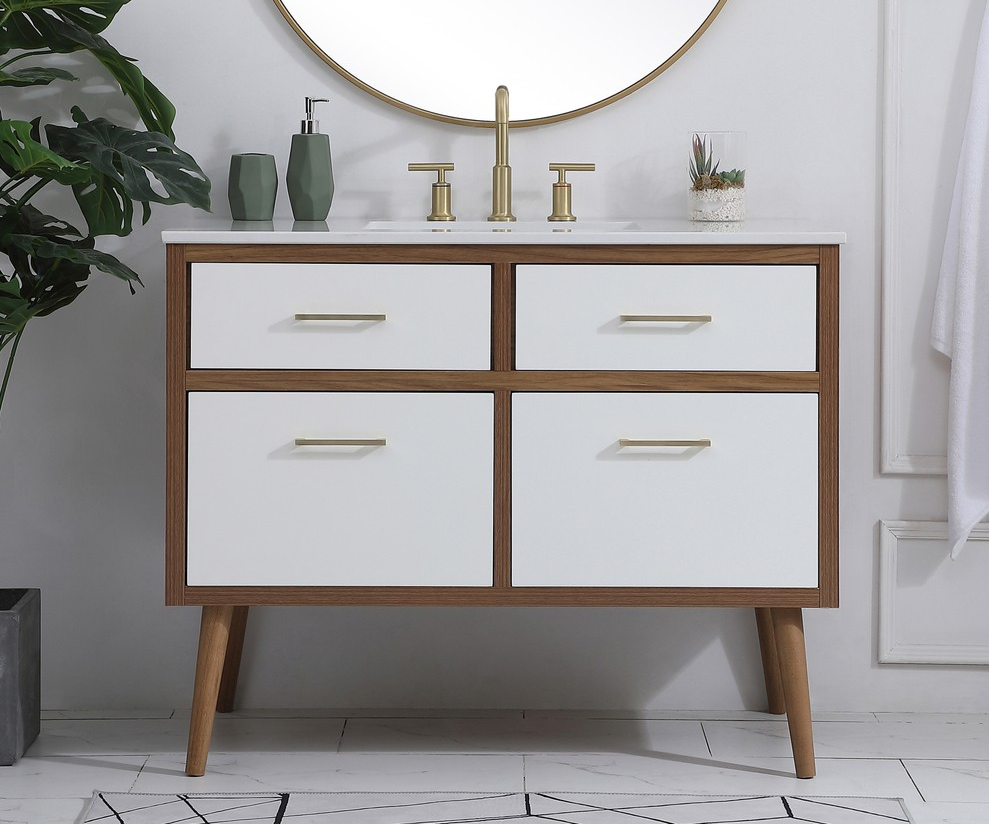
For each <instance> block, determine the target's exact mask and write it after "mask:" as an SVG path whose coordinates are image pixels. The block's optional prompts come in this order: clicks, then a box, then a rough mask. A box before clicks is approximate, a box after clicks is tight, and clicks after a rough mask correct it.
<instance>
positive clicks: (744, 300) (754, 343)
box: [515, 264, 817, 372]
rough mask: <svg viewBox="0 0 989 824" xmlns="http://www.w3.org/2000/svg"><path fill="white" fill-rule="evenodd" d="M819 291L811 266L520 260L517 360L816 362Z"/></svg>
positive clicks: (747, 366)
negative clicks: (524, 262)
mask: <svg viewBox="0 0 989 824" xmlns="http://www.w3.org/2000/svg"><path fill="white" fill-rule="evenodd" d="M816 293H817V269H816V267H814V266H728V265H690V266H672V265H628V266H623V265H611V264H609V265H601V264H594V265H584V264H581V265H570V264H564V265H555V266H551V265H521V264H520V265H519V266H518V267H517V268H516V322H517V327H516V339H515V363H516V367H517V368H518V369H547V370H554V369H566V370H639V369H641V370H677V371H705V370H717V371H757V372H760V371H814V370H815V369H816V368H817V311H816V310H817V297H816ZM623 316H625V318H626V319H625V320H624V321H623V320H622V317H623Z"/></svg>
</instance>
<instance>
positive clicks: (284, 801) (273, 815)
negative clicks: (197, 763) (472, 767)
mask: <svg viewBox="0 0 989 824" xmlns="http://www.w3.org/2000/svg"><path fill="white" fill-rule="evenodd" d="M108 795H109V796H111V797H113V796H120V797H122V798H125V797H127V794H124V793H119V794H118V793H97V795H96V797H97V799H98V800H99V801H100V802H102V804H103V805H104V807H105V808H106V809H107V810H108V811H109V814H107V815H102V814H98V816H97V817H92V812H93V811H91V813H90V817H88V818H87V819H86V824H97V822H104V821H116V822H118V823H119V824H128V821H131V822H133V819H132V818H131V816H132V815H133V816H140V818H141V821H142V822H147V824H151V818H148V817H147V816H146V815H142V814H146V813H147V811H149V810H153V809H156V808H166V807H169V806H170V805H178V806H179V808H180V809H182V810H184V811H185V812H183V813H182V814H180V815H179V817H177V818H173V817H172V815H174V813H175V812H177V810H175V809H173V810H169V811H168V812H166V811H165V810H164V809H162V814H163V815H164V816H165V817H164V818H161V819H157V820H156V821H155V822H154V824H217V822H219V821H220V820H221V819H222V821H223V822H224V824H235V822H238V823H239V824H247V823H248V822H258V824H261V823H262V822H263V823H264V824H289V822H295V821H297V822H304V821H317V820H318V821H321V822H325V821H328V820H329V819H330V817H331V816H333V817H335V816H337V815H345V816H346V815H353V814H355V813H358V812H374V811H377V810H381V811H386V810H396V811H397V810H402V809H406V810H408V809H411V808H415V807H428V806H440V807H446V806H447V805H453V806H455V807H457V808H460V807H461V805H463V804H471V803H478V802H484V801H497V800H501V799H518V801H519V802H521V803H520V805H519V812H518V813H512V814H507V815H488V816H484V815H480V816H473V817H471V816H469V815H468V816H464V817H456V816H455V815H451V814H452V813H454V810H452V809H451V810H442V809H438V810H435V811H425V810H424V811H423V812H425V813H427V815H426V817H425V818H424V819H423V820H421V821H413V822H411V824H482V822H497V821H512V820H518V821H521V819H523V818H534V819H541V820H542V821H546V822H554V824H574V821H573V819H574V817H578V818H579V819H583V820H584V821H586V822H587V824H593V821H592V819H593V818H594V817H596V816H597V815H599V814H602V813H605V814H612V815H614V814H619V815H624V816H628V817H629V818H637V819H640V820H643V821H649V822H653V823H654V824H677V822H679V821H682V820H683V816H682V815H680V814H678V813H676V812H674V810H675V808H686V807H696V808H703V807H705V806H708V807H709V809H710V813H711V816H712V817H708V816H707V815H705V814H703V813H702V814H701V817H702V818H703V820H700V818H694V817H693V816H692V815H691V816H690V818H691V821H692V822H693V824H745V822H750V823H751V824H757V823H758V822H774V821H775V822H782V821H786V820H789V821H793V822H805V824H834V821H835V819H834V818H833V814H831V813H828V810H829V809H831V810H834V811H838V810H841V811H843V812H844V813H847V812H852V813H856V814H858V815H860V816H862V822H863V824H865V822H866V820H867V819H868V820H872V821H875V822H877V824H878V821H879V820H880V819H881V820H883V821H887V822H892V821H897V822H908V819H907V818H906V817H900V816H896V815H889V814H886V813H883V812H874V811H872V810H863V809H859V808H857V807H853V806H848V804H852V803H854V800H853V799H845V798H836V799H834V801H828V800H826V799H823V798H814V797H805V796H789V797H787V796H782V795H756V796H735V797H731V796H728V797H698V796H692V797H690V798H689V800H674V799H676V798H677V797H676V796H667V798H670V799H671V800H669V801H665V802H664V801H663V800H661V799H663V798H664V796H661V795H657V796H653V797H651V798H650V797H648V796H645V797H643V798H642V799H641V800H643V801H645V800H646V799H647V798H648V799H649V800H650V801H653V803H638V804H629V803H626V804H615V805H607V806H605V805H603V804H593V803H590V802H589V801H588V800H584V799H588V798H589V797H590V798H594V797H595V796H601V797H602V802H604V801H605V800H606V799H607V798H608V796H614V795H622V794H613V793H586V794H585V793H574V794H573V796H572V797H567V796H568V795H570V794H569V793H559V794H555V793H498V794H492V795H485V796H468V797H458V798H442V797H440V798H432V799H430V800H428V801H414V802H406V803H400V804H381V805H370V806H364V807H350V808H345V809H325V810H320V809H319V806H322V805H321V804H320V803H319V798H318V797H319V796H322V795H323V794H322V793H288V792H284V793H271V794H270V795H268V794H239V795H238V794H226V793H224V794H207V793H202V794H199V793H180V794H175V795H170V796H163V797H162V799H163V800H161V801H159V802H157V803H151V804H142V805H140V806H136V807H133V808H130V809H123V808H120V803H119V802H118V801H117V800H116V799H114V804H116V805H117V808H115V807H114V806H113V804H111V803H110V800H109V799H108V798H107V796H108ZM140 795H141V794H136V796H138V797H139V796H140ZM326 795H333V796H337V795H339V794H336V793H327V794H326ZM361 795H363V794H361ZM368 795H374V794H373V793H368ZM400 795H401V794H400ZM628 795H630V794H628ZM628 795H625V798H626V799H628ZM293 796H295V797H296V798H298V799H299V803H300V804H301V807H300V806H298V805H297V806H296V809H299V810H300V811H299V812H292V811H291V810H290V805H291V802H292V797H293ZM307 796H312V797H313V798H312V799H311V803H312V804H313V807H316V808H315V809H313V807H309V808H308V809H303V808H304V807H306V806H307V805H305V804H302V801H303V799H304V798H306V797H307ZM681 798H682V797H681ZM535 799H541V800H545V801H547V802H553V803H556V804H564V805H567V806H569V807H570V808H571V809H563V810H558V809H557V810H552V809H551V810H547V811H546V812H538V811H535V809H537V806H536V805H534V803H533V802H534V801H535ZM578 799H580V800H578ZM636 800H638V799H636ZM863 800H865V799H863ZM874 800H876V801H880V800H884V799H874ZM885 800H887V801H892V799H885ZM837 801H847V804H841V803H835V802H837ZM209 802H214V803H216V805H217V806H216V807H215V808H213V809H208V808H209V807H210V804H209ZM245 802H247V803H245ZM759 802H769V803H770V808H769V809H764V808H760V807H759V806H758V804H759ZM791 802H792V803H791ZM276 804H277V809H275V810H271V809H270V808H271V807H273V806H274V805H276ZM751 804H755V805H756V807H755V809H753V808H752V806H751ZM713 805H717V806H713ZM775 805H781V806H775ZM803 805H807V806H808V807H811V808H812V809H810V810H808V809H799V808H800V807H802V806H803ZM551 806H552V804H551ZM774 806H775V811H773V807H774ZM873 806H875V805H873ZM265 807H267V808H269V809H266V810H264V811H262V810H261V809H259V808H265ZM118 808H119V809H118ZM574 808H576V809H574ZM734 808H737V809H734ZM795 808H797V809H795ZM523 809H524V812H523ZM248 810H252V811H253V812H247V811H248ZM238 811H244V812H245V815H244V817H236V818H234V817H232V814H236V813H237V812H238ZM189 812H191V813H192V815H189V814H188V813H189ZM492 812H494V811H493V810H492ZM647 812H648V813H651V815H647V814H646V813H647ZM738 813H741V815H742V816H752V815H756V816H757V817H755V818H752V817H736V816H737V815H738ZM385 815H387V814H385ZM588 816H590V817H591V818H588ZM668 816H672V817H668ZM725 816H728V817H725ZM808 816H810V817H808ZM819 816H820V817H819ZM842 820H845V819H842ZM855 820H858V818H857V816H856V819H855ZM383 824H389V819H387V818H385V819H384V822H383Z"/></svg>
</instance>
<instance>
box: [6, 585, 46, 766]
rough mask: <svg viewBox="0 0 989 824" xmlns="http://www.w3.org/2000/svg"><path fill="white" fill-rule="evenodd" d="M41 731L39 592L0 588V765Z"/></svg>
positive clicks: (21, 751) (12, 758) (19, 752)
mask: <svg viewBox="0 0 989 824" xmlns="http://www.w3.org/2000/svg"><path fill="white" fill-rule="evenodd" d="M40 730H41V590H40V589H0V766H3V767H7V766H10V765H11V764H13V763H14V762H15V761H16V760H17V759H18V758H20V757H21V756H22V755H24V751H25V750H26V749H27V748H28V747H30V746H31V744H32V743H33V741H34V739H35V738H37V737H38V732H39V731H40Z"/></svg>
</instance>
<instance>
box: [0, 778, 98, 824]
mask: <svg viewBox="0 0 989 824" xmlns="http://www.w3.org/2000/svg"><path fill="white" fill-rule="evenodd" d="M0 786H2V785H0ZM88 803H89V795H87V797H86V798H24V799H21V798H12V799H5V798H0V821H2V822H3V824H72V822H74V821H75V820H76V819H77V818H78V817H79V814H80V813H81V812H82V811H83V810H84V809H85V807H86V805H87V804H88Z"/></svg>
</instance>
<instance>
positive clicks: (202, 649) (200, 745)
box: [185, 606, 234, 775]
mask: <svg viewBox="0 0 989 824" xmlns="http://www.w3.org/2000/svg"><path fill="white" fill-rule="evenodd" d="M233 613H234V608H233V607H226V606H223V607H212V606H211V607H203V617H202V623H201V624H200V627H199V656H198V657H197V659H196V686H195V688H194V690H193V694H192V719H191V721H190V722H189V749H188V752H187V754H186V762H185V774H186V775H203V774H204V773H205V772H206V756H207V755H208V754H209V741H210V737H211V736H212V734H213V718H214V716H215V714H216V699H217V696H218V695H219V692H220V676H221V674H222V672H223V659H224V657H225V656H226V654H227V641H228V639H229V637H230V624H231V622H232V621H233Z"/></svg>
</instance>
